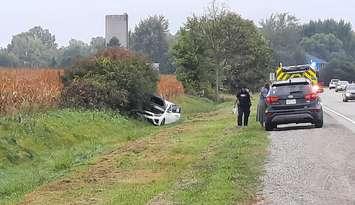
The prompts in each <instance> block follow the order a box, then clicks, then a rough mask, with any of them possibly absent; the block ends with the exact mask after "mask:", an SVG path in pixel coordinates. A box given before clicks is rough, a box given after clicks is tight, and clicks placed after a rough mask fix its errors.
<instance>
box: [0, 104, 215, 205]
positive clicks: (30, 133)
mask: <svg viewBox="0 0 355 205" xmlns="http://www.w3.org/2000/svg"><path fill="white" fill-rule="evenodd" d="M182 98H184V99H186V102H185V103H184V104H183V107H185V106H186V108H188V109H190V107H193V106H191V105H190V101H189V100H190V98H189V97H182ZM191 103H199V104H201V105H203V106H204V108H203V109H200V111H204V112H207V111H209V109H211V108H212V107H213V104H212V102H210V101H206V100H203V101H201V100H200V101H199V100H198V99H197V98H194V99H193V98H191ZM161 129H162V128H158V127H154V126H151V125H150V124H148V123H145V122H139V121H136V120H133V119H127V118H125V117H122V116H120V115H117V114H115V113H111V112H95V111H74V110H57V111H48V112H45V113H35V114H30V115H25V116H21V115H18V116H16V117H3V118H0V204H12V203H14V202H16V201H18V200H20V199H21V198H22V197H23V196H24V194H25V193H27V192H29V191H32V190H34V189H35V188H36V187H38V186H40V185H42V184H44V183H47V182H49V181H52V180H54V179H56V178H59V177H62V176H65V175H67V174H68V173H69V171H70V170H71V169H73V168H75V167H78V166H81V165H85V164H87V162H89V161H90V160H91V159H93V158H94V157H95V156H98V155H99V154H102V153H105V152H108V151H109V150H112V149H114V148H116V147H118V146H120V145H123V144H125V143H127V142H129V141H131V140H134V139H138V138H142V137H148V136H150V135H152V134H154V133H157V132H159V131H160V130H161Z"/></svg>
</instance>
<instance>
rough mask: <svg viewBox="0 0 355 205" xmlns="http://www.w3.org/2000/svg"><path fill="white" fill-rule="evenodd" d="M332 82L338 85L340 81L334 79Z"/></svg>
mask: <svg viewBox="0 0 355 205" xmlns="http://www.w3.org/2000/svg"><path fill="white" fill-rule="evenodd" d="M330 82H332V83H338V82H339V80H338V79H333V80H332V81H330Z"/></svg>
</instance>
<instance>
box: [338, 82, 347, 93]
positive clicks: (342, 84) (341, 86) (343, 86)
mask: <svg viewBox="0 0 355 205" xmlns="http://www.w3.org/2000/svg"><path fill="white" fill-rule="evenodd" d="M348 85H349V82H348V81H339V83H338V85H337V87H336V88H335V92H339V91H344V90H345V89H346V86H348Z"/></svg>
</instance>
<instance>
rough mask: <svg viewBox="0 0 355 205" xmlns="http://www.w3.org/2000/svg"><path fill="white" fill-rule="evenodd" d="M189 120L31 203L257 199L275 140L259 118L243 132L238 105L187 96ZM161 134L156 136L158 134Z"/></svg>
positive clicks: (37, 194)
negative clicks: (237, 120)
mask: <svg viewBox="0 0 355 205" xmlns="http://www.w3.org/2000/svg"><path fill="white" fill-rule="evenodd" d="M176 101H177V102H180V104H181V105H182V106H183V110H184V113H185V116H186V117H185V118H184V119H183V121H182V122H181V123H178V124H176V125H172V126H167V127H164V128H162V129H160V130H159V131H158V132H156V133H154V134H151V135H149V137H146V138H140V139H137V140H135V141H127V143H125V144H123V145H122V146H120V148H119V149H116V150H115V151H113V152H110V153H108V154H105V155H103V156H100V157H97V158H95V159H94V160H92V161H91V162H90V163H89V164H88V165H87V166H85V167H81V168H80V169H75V170H73V171H72V172H71V174H69V175H68V176H67V177H63V178H61V179H60V180H57V181H55V182H52V183H50V184H48V185H44V186H42V187H41V188H39V189H37V190H36V191H34V192H32V193H31V194H29V195H27V196H26V198H25V200H24V201H23V204H66V203H71V204H133V205H134V204H240V203H246V204H248V202H250V201H252V200H254V199H255V193H256V192H257V189H258V186H259V177H260V175H262V173H263V172H262V170H263V166H262V165H263V161H264V159H265V156H266V147H267V144H268V140H267V137H266V133H265V132H264V131H263V129H261V128H260V127H259V126H258V125H257V123H256V122H254V120H253V118H255V108H253V115H252V116H251V125H250V127H249V128H242V129H237V128H236V127H235V116H233V114H231V107H232V102H226V103H223V104H219V105H216V104H213V103H212V102H210V101H207V100H200V99H198V98H190V97H182V98H179V99H176ZM154 131H156V130H154Z"/></svg>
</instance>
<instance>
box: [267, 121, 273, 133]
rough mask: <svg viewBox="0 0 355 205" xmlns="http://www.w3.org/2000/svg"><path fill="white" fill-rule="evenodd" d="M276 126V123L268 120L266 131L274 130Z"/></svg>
mask: <svg viewBox="0 0 355 205" xmlns="http://www.w3.org/2000/svg"><path fill="white" fill-rule="evenodd" d="M274 128H275V125H274V124H272V123H271V122H268V121H266V122H265V130H266V131H273V130H274Z"/></svg>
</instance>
